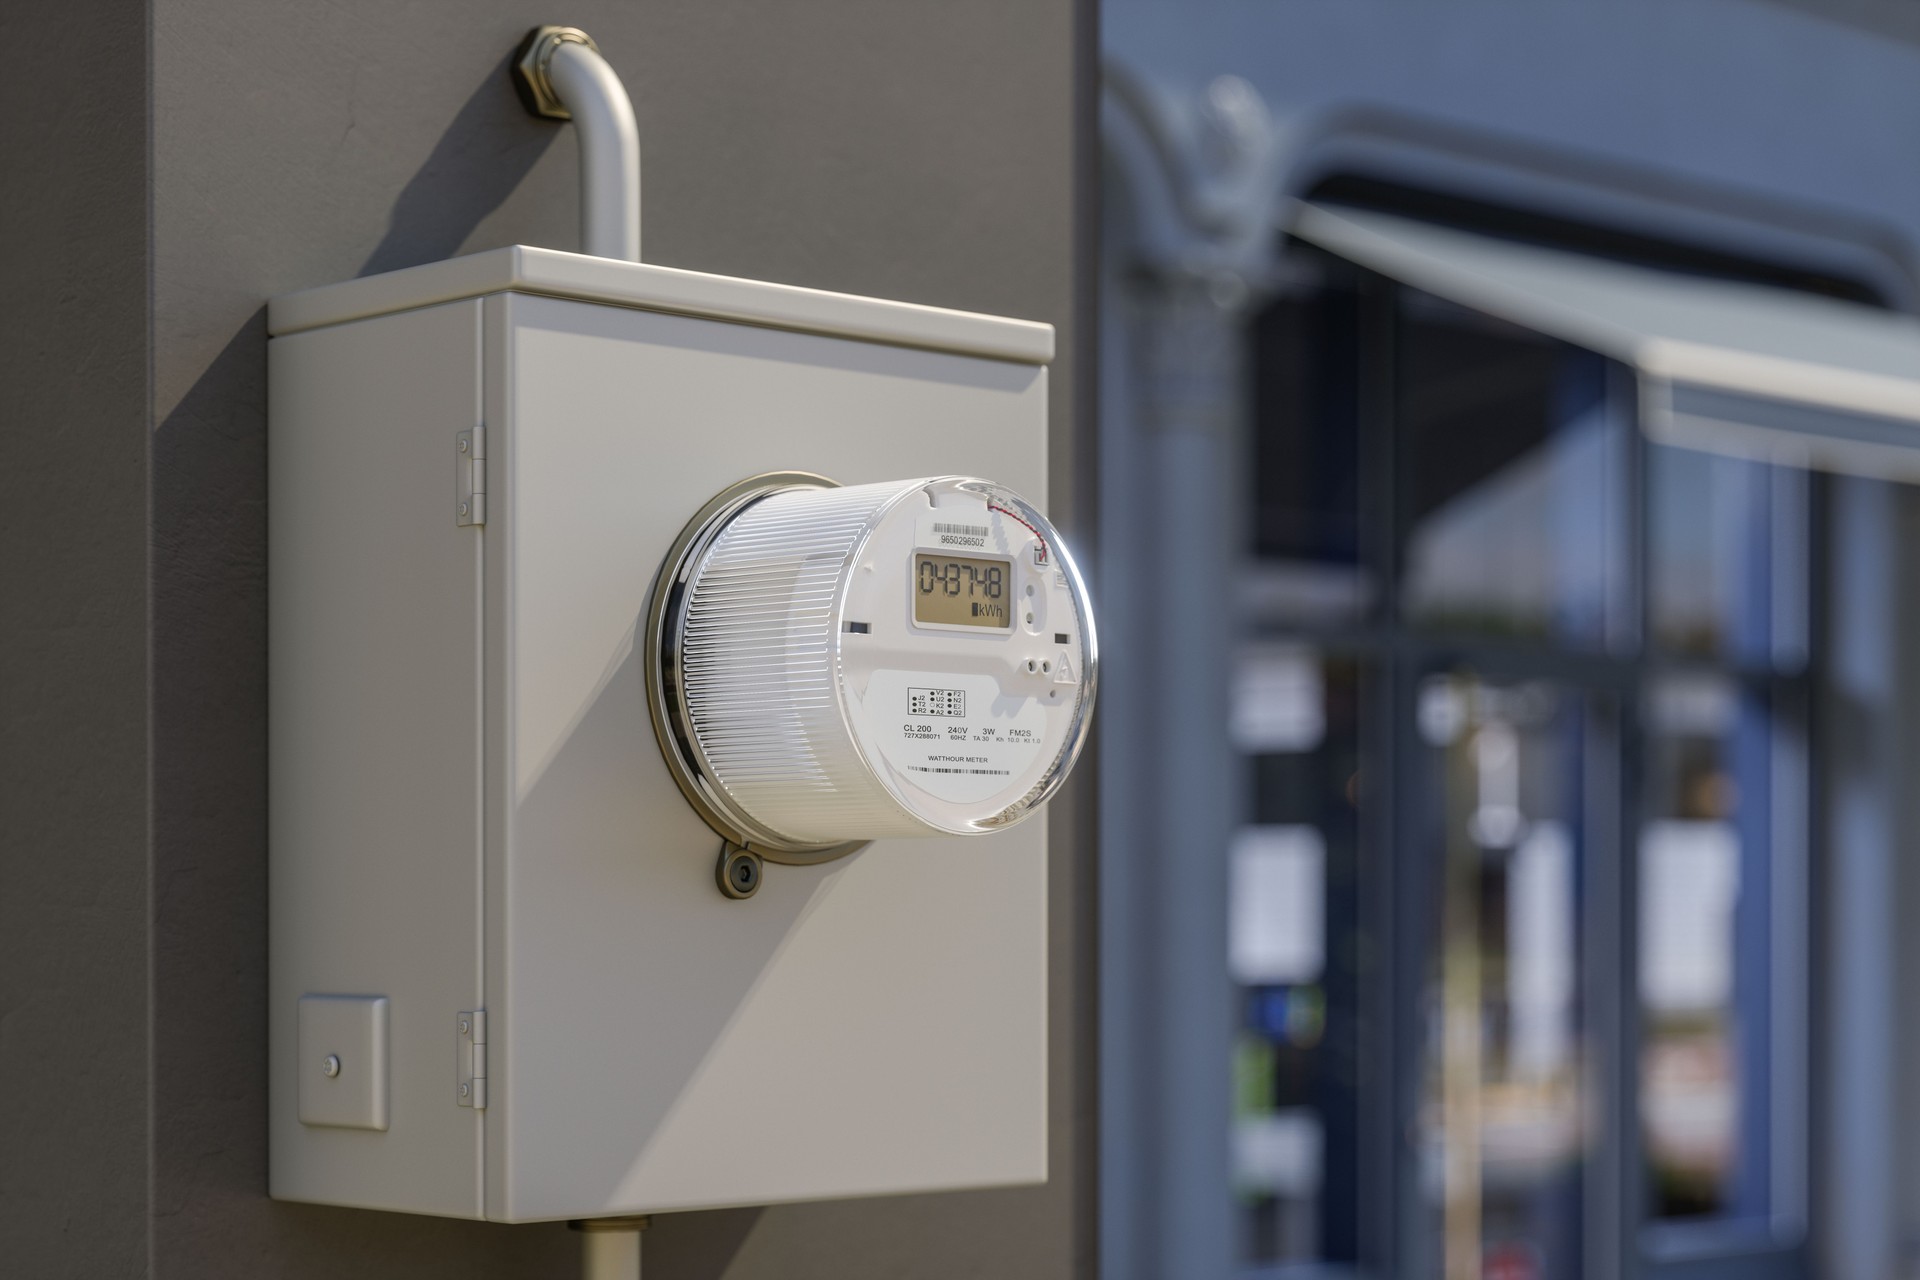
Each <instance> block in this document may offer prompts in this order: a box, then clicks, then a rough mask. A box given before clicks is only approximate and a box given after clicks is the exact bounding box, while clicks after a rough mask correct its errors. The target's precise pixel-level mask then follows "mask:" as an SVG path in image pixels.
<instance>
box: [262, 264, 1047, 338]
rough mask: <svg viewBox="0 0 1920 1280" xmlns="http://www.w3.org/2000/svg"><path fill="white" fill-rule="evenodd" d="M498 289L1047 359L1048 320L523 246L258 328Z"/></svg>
mask: <svg viewBox="0 0 1920 1280" xmlns="http://www.w3.org/2000/svg"><path fill="white" fill-rule="evenodd" d="M504 292H517V293H535V294H542V295H544V296H547V297H553V298H572V299H577V300H579V301H582V302H600V303H606V304H609V305H611V306H617V307H634V308H638V309H640V310H643V311H667V312H672V313H675V314H678V315H689V316H703V317H706V318H708V319H713V320H729V321H733V322H734V323H737V324H752V325H760V326H763V327H766V328H773V329H793V330H798V331H800V332H802V333H819V334H827V335H830V336H835V337H842V338H854V339H858V340H860V341H863V342H881V343H888V344H891V345H894V346H905V347H921V348H926V349H929V350H934V351H949V352H953V353H956V354H959V355H969V356H985V357H987V358H989V359H993V360H1010V361H1015V362H1017V363H1021V364H1046V363H1048V362H1050V361H1051V360H1052V359H1053V326H1052V325H1050V324H1039V323H1036V322H1034V321H1031V320H1009V319H1005V318H1003V317H1000V316H989V315H980V314H978V313H976V312H971V311H949V310H947V309H946V308H944V307H927V306H921V305H919V304H917V303H911V302H888V301H885V300H883V299H879V298H862V297H857V296H855V295H853V294H849V293H829V292H827V291H826V290H824V289H802V288H799V287H797V286H794V285H784V284H767V283H764V282H762V281H758V280H737V279H734V278H732V277H730V276H715V275H708V274H706V273H705V272H701V271H684V270H681V269H680V268H677V267H658V266H653V265H651V264H649V263H641V262H620V261H617V260H615V259H612V258H596V257H592V256H590V255H588V254H583V253H563V252H561V251H560V250H558V249H539V248H534V247H532V246H530V245H512V246H510V247H508V248H504V249H489V250H487V251H486V252H484V253H475V254H469V255H467V256H465V257H461V258H448V259H446V260H444V261H441V262H430V263H427V264H426V265H424V266H418V267H407V268H405V269H403V270H400V271H389V272H386V273H385V274H383V275H377V276H363V277H361V278H360V279H358V280H343V281H341V282H340V283H338V284H328V285H321V286H319V287H318V288H314V289H302V290H300V291H299V292H297V293H285V294H281V295H280V296H279V297H277V298H274V299H273V300H272V301H271V302H270V303H269V304H268V306H267V332H268V333H270V334H273V335H274V336H276V337H277V336H281V335H285V334H290V333H299V332H301V331H302V330H305V329H318V328H321V327H322V326H325V325H332V324H343V323H346V322H347V321H350V320H364V319H366V318H368V317H370V316H378V315H386V314H389V313H391V312H395V311H411V310H413V309H415V308H418V307H428V306H434V305H436V304H438V303H442V302H453V301H456V300H458V299H461V298H477V297H481V296H483V295H485V294H489V293H504Z"/></svg>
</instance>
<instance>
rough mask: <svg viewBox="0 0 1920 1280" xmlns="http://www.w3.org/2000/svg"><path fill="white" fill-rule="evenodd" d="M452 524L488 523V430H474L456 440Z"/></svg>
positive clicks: (454, 442) (463, 433) (454, 444)
mask: <svg viewBox="0 0 1920 1280" xmlns="http://www.w3.org/2000/svg"><path fill="white" fill-rule="evenodd" d="M453 522H454V523H455V524H458V525H469V524H485V523H486V522H487V429H486V428H485V427H474V428H473V429H472V430H470V431H462V432H460V433H459V434H458V435H456V436H454V438H453Z"/></svg>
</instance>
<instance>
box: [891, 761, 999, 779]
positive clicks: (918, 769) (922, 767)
mask: <svg viewBox="0 0 1920 1280" xmlns="http://www.w3.org/2000/svg"><path fill="white" fill-rule="evenodd" d="M907 768H909V769H911V770H912V771H913V772H915V773H984V774H987V775H989V776H991V777H995V778H1004V777H1006V776H1007V775H1008V774H1010V773H1012V772H1013V770H1011V769H942V768H940V767H939V766H938V765H928V764H910V765H908V766H907Z"/></svg>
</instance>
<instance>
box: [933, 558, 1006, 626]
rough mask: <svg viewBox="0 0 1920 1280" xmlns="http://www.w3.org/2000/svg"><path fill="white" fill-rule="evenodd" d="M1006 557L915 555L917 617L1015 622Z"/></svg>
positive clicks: (946, 622) (958, 622) (953, 622)
mask: <svg viewBox="0 0 1920 1280" xmlns="http://www.w3.org/2000/svg"><path fill="white" fill-rule="evenodd" d="M1011 568H1012V566H1011V565H1009V564H1008V563H1007V562H1006V561H1005V560H976V559H973V558H972V557H970V556H943V555H929V554H927V553H926V552H924V551H922V552H920V553H918V554H916V555H915V556H914V558H913V620H914V621H915V622H931V623H934V624H935V625H940V626H959V627H997V628H999V629H1001V630H1006V629H1007V628H1009V627H1011V626H1013V608H1012V605H1013V600H1012V597H1011V596H1010V595H1009V594H1008V578H1009V577H1011V576H1012V575H1011V574H1010V573H1009V572H1008V571H1009V570H1010V569H1011Z"/></svg>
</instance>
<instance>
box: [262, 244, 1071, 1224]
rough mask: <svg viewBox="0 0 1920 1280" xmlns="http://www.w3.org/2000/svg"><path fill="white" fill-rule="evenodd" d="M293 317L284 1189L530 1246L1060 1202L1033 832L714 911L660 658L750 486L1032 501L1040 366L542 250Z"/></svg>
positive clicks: (804, 874)
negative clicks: (1050, 1197)
mask: <svg viewBox="0 0 1920 1280" xmlns="http://www.w3.org/2000/svg"><path fill="white" fill-rule="evenodd" d="M270 324H271V328H272V332H273V338H272V341H271V344H270V348H269V353H270V354H269V359H270V388H271V389H270V421H271V437H270V454H269V457H270V469H271V481H270V501H271V508H270V515H269V520H270V538H271V564H270V570H271V579H270V598H271V698H272V706H271V741H270V749H271V754H270V773H271V870H270V894H271V911H272V919H271V966H272V975H271V1000H272V1008H271V1061H270V1068H271V1102H270V1105H271V1109H272V1116H271V1142H272V1152H271V1169H272V1191H273V1194H274V1195H275V1196H278V1197H281V1198H285V1199H292V1200H307V1201H317V1202H323V1203H329V1204H341V1205H356V1206H363V1207H369V1208H380V1209H392V1210H402V1211H410V1212H417V1213H431V1214H445V1215H453V1216H460V1217H469V1218H488V1219H495V1220H500V1221H527V1220H537V1219H553V1218H586V1217H597V1216H607V1215H619V1214H629V1213H641V1212H649V1211H660V1210H674V1209H694V1208H703V1207H714V1206H723V1205H738V1204H764V1203H770V1202H776V1201H784V1200H795V1199H817V1198H826V1197H840V1196H858V1195H867V1194H877V1193H886V1192H904V1191H924V1190H936V1189H944V1188H959V1187H983V1186H995V1185H1007V1184H1015V1183H1029V1182H1038V1181H1041V1180H1043V1179H1044V1178H1045V1176H1046V1167H1047V1149H1046V1074H1047V1073H1046V1028H1047V1004H1046V950H1047V938H1046V916H1047V903H1046V882H1047V876H1046V829H1045V824H1044V822H1040V821H1030V822H1024V823H1021V824H1020V825H1017V826H1010V827H1008V828H1007V829H1005V830H996V831H991V832H989V833H987V834H981V835H970V836H964V837H959V836H954V837H942V836H933V837H921V838H898V839H895V838H881V839H877V840H874V841H872V842H871V843H868V844H865V845H864V846H863V847H859V848H858V849H856V850H855V851H854V852H851V853H848V854H846V855H845V856H841V857H835V858H833V859H832V860H830V861H826V862H822V863H819V864H818V865H771V864H770V865H768V866H767V867H766V868H765V873H764V879H763V881H762V882H761V883H760V884H759V885H758V886H757V892H754V893H753V894H752V896H751V897H745V898H739V897H729V896H728V895H727V894H725V893H723V892H720V891H719V890H718V889H717V888H716V879H715V865H716V858H717V856H718V855H719V853H720V851H721V847H722V845H721V839H720V837H719V836H717V835H716V834H715V830H714V829H713V827H712V826H711V825H710V824H709V822H707V821H703V818H702V816H701V814H700V813H698V812H696V810H695V808H694V807H693V806H692V805H691V804H690V803H689V801H688V797H687V796H686V795H685V794H683V791H682V789H681V787H680V786H677V785H676V781H675V779H674V777H673V776H672V775H671V774H670V773H669V769H668V767H667V764H666V762H665V760H664V758H663V754H662V745H661V741H660V739H659V737H658V736H657V734H656V729H655V724H654V721H653V718H652V717H651V716H650V712H649V686H648V673H647V664H648V662H649V661H650V660H651V658H650V654H651V650H650V648H649V638H648V637H649V632H648V611H649V604H650V599H651V595H650V593H651V592H652V590H653V588H654V586H655V583H656V580H657V577H658V575H659V574H660V572H661V566H662V564H663V562H664V561H666V560H667V558H668V557H669V554H670V552H671V551H672V549H673V548H674V546H675V543H676V539H678V538H679V537H680V536H681V534H682V531H683V530H684V529H686V528H687V526H688V522H689V521H690V520H691V519H692V518H693V517H694V516H695V515H696V513H697V512H699V511H700V509H701V508H702V505H703V504H704V503H706V502H708V500H709V499H711V498H712V497H713V496H714V495H716V494H720V493H723V492H725V491H727V490H728V489H729V486H734V485H736V484H738V483H739V482H740V481H742V480H743V479H745V478H747V477H749V476H753V475H756V474H759V473H767V472H799V473H812V474H816V475H819V476H824V477H829V478H831V479H832V480H833V481H835V482H837V483H839V484H841V485H845V486H855V485H863V484H873V483H876V482H880V481H897V480H901V479H903V478H911V477H922V476H925V477H937V476H959V477H990V478H991V479H992V480H993V481H994V482H996V483H997V484H1001V485H1005V486H1008V487H1009V488H1010V489H1013V490H1017V491H1019V492H1021V493H1024V494H1026V495H1027V496H1028V497H1029V498H1032V499H1035V500H1042V501H1043V500H1044V497H1045V494H1046V491H1047V477H1046V469H1045V456H1046V398H1047V373H1046V363H1047V361H1048V359H1049V358H1050V356H1051V354H1052V346H1053V334H1052V330H1051V329H1049V328H1048V327H1047V326H1044V325H1038V324H1031V323H1025V322H1020V321H1013V320H1003V319H997V318H992V317H986V316H977V315H968V314H962V313H958V312H951V311H942V310H938V309H935V308H929V307H919V306H910V305H903V304H898V303H889V302H881V301H874V300H870V299H863V298H853V297H847V296H842V295H837V294H828V293H820V292H816V291H811V290H805V289H795V288H786V287H782V286H778V285H769V284H760V283H755V282H749V281H741V280H731V279H724V278H720V277H715V276H707V275H701V274H697V273H693V272H686V271H676V270H671V269H667V268H662V267H655V266H643V265H639V264H636V263H628V262H619V261H611V260H607V259H601V258H592V257H586V256H582V255H577V254H569V253H559V252H553V251H548V250H540V249H530V248H512V249H503V250H499V251H496V252H490V253H484V254H479V255H476V256H473V257H469V258H462V259H457V260H453V261H449V262H442V263H436V264H433V265H430V266H425V267H419V268H415V269H412V270H408V271H401V272H396V273H393V274H390V275H385V276H377V277H370V278H367V279H362V280H356V281H352V282H349V283H345V284H339V285H334V286H329V287H326V288H321V289H315V290H310V291H308V292H304V293H299V294H294V295H291V296H288V297H284V298H280V299H277V300H275V301H274V303H273V305H272V308H271V312H270ZM1036 522H1037V523H1039V524H1042V525H1044V521H1043V520H1040V521H1036V520H1034V519H1033V518H1032V517H1031V516H1030V517H1028V518H1022V519H1021V523H1022V524H1023V525H1025V524H1031V523H1036ZM926 527H929V528H930V527H932V526H926ZM1035 537H1036V538H1037V537H1039V534H1038V533H1036V534H1035ZM1041 558H1042V557H1041V553H1040V552H1039V551H1035V552H1033V554H1032V556H1031V559H1032V561H1033V563H1035V564H1038V563H1040V562H1041ZM954 563H955V564H956V565H958V566H959V567H957V568H949V567H945V565H944V562H943V565H941V566H936V567H935V568H934V569H933V570H930V571H928V572H932V573H934V575H935V577H934V579H933V580H934V581H935V582H936V584H938V583H940V582H941V581H942V580H941V579H940V578H939V577H938V574H939V573H941V572H945V573H946V574H948V575H949V576H952V575H955V574H958V573H960V572H962V571H963V570H964V571H965V572H967V573H971V574H974V575H975V576H976V577H977V579H978V583H979V586H978V590H980V591H981V592H983V593H984V592H986V591H987V590H988V589H989V588H988V585H987V584H988V583H989V578H988V577H987V576H986V575H987V573H988V570H987V569H980V568H978V567H977V566H975V565H974V561H973V560H969V559H967V558H966V557H960V558H958V559H956V560H955V562H954ZM980 563H981V564H984V563H985V561H981V562H980ZM1007 563H1008V564H1011V565H1013V566H1015V567H1019V566H1022V565H1023V564H1025V563H1026V562H1023V561H1021V560H1019V559H1018V558H1017V556H1014V557H1011V558H1009V559H1008V561H1007ZM970 566H972V567H970ZM1021 571H1022V572H1026V571H1027V570H1026V569H1022V570H1021ZM992 572H993V573H999V572H1000V570H999V569H997V568H995V569H992ZM902 573H903V574H904V573H905V569H903V570H902ZM906 581H908V580H907V579H906V578H905V577H904V576H903V577H902V582H903V583H905V582H906ZM991 581H992V582H993V583H994V584H995V585H996V586H997V584H998V581H999V580H998V579H997V578H994V579H991ZM1062 581H1064V579H1062ZM955 589H956V590H957V588H955ZM972 589H974V588H972V587H969V590H972ZM982 598H983V599H984V596H983V597H982ZM928 607H929V608H930V609H931V608H934V607H935V606H928ZM937 607H938V608H939V609H942V610H948V611H949V613H946V614H941V615H940V616H942V617H947V616H949V615H950V616H951V618H952V619H953V622H954V625H956V626H971V625H973V621H972V619H970V618H967V617H962V616H961V615H960V614H959V613H957V612H952V611H953V610H958V609H961V608H970V607H971V606H968V605H966V603H965V601H961V602H958V603H952V604H949V603H944V602H942V603H939V604H938V606H937ZM983 607H984V606H983ZM995 607H997V606H995ZM928 616H929V617H931V616H934V615H933V614H931V613H930V614H929V615H928ZM992 621H993V622H994V624H995V625H996V626H998V625H1000V623H999V619H998V617H997V615H996V616H994V617H993V618H992ZM861 625H864V624H861ZM1063 625H1064V624H1063ZM849 629H851V626H850V627H849ZM950 629H951V628H950ZM1056 638H1058V639H1062V640H1064V639H1065V636H1064V632H1063V633H1062V634H1061V635H1060V636H1057V637H1056V636H1055V635H1054V634H1053V628H1052V627H1051V626H1049V628H1048V636H1047V640H1048V642H1049V643H1051V642H1052V640H1053V639H1056ZM1090 640H1091V638H1090V637H1088V643H1089V645H1090ZM1089 656H1090V654H1089ZM1088 674H1089V675H1090V673H1088ZM908 692H909V693H911V694H912V696H913V697H915V698H917V699H918V701H916V702H915V703H914V704H913V705H914V706H915V707H916V708H925V707H932V708H933V713H938V712H939V711H941V710H942V709H948V710H950V709H951V708H952V707H954V706H957V705H958V703H957V702H955V701H954V700H953V699H954V695H953V693H952V691H943V690H936V691H933V692H932V693H928V692H927V691H924V690H918V689H914V690H909V691H908ZM902 696H903V697H904V696H907V695H906V694H903V695H902ZM1048 696H1053V695H1048ZM928 698H932V699H933V701H932V702H928V700H927V699H928ZM943 699H944V700H943Z"/></svg>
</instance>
